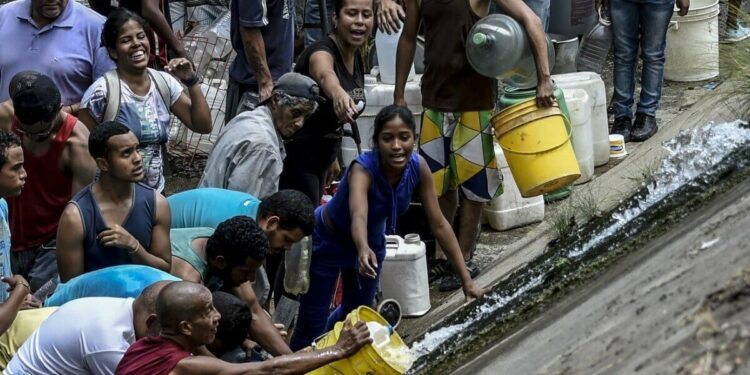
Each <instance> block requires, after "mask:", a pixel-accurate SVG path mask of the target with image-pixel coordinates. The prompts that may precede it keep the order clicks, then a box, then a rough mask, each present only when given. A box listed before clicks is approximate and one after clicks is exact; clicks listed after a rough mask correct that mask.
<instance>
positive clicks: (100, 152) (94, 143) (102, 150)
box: [89, 121, 130, 159]
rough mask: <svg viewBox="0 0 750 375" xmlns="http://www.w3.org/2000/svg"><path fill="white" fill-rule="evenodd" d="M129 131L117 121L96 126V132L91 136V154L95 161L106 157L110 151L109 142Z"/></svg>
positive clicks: (92, 132) (93, 131)
mask: <svg viewBox="0 0 750 375" xmlns="http://www.w3.org/2000/svg"><path fill="white" fill-rule="evenodd" d="M129 131H130V129H128V127H127V126H125V125H123V124H121V123H119V122H115V121H105V122H103V123H101V124H99V125H97V126H95V127H94V130H92V131H91V134H89V153H90V154H91V157H92V158H94V159H96V158H104V157H106V156H107V151H108V150H107V141H109V139H110V138H112V137H114V136H116V135H121V134H127V133H128V132H129Z"/></svg>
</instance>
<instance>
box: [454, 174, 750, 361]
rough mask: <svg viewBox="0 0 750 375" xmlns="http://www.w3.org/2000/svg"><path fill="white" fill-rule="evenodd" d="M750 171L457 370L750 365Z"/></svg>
mask: <svg viewBox="0 0 750 375" xmlns="http://www.w3.org/2000/svg"><path fill="white" fill-rule="evenodd" d="M748 213H750V180H746V181H745V182H744V183H742V184H741V185H739V186H737V187H735V188H733V189H732V190H730V191H729V192H727V193H726V194H723V195H721V196H720V197H718V198H715V199H714V200H713V201H712V202H710V204H708V205H707V206H705V207H704V208H702V209H701V210H700V211H698V212H696V213H694V214H693V215H691V216H689V217H688V218H687V219H685V220H684V221H682V222H681V223H680V224H679V225H678V226H677V227H675V228H674V229H673V230H671V231H670V232H669V233H668V234H666V235H663V236H661V237H659V238H657V239H656V240H654V241H652V242H650V243H649V244H648V245H646V246H644V247H643V248H641V249H640V250H639V251H637V252H635V253H633V254H632V255H630V256H629V257H628V258H627V259H625V260H624V261H622V262H620V263H618V265H617V266H616V267H614V268H611V269H609V270H607V271H606V272H603V273H602V274H601V276H599V277H598V278H597V279H596V280H595V281H594V282H592V283H589V284H588V285H586V286H583V287H580V288H577V289H576V291H575V293H574V294H572V295H569V296H568V297H567V298H565V299H563V300H561V301H559V303H558V304H556V305H555V306H554V307H553V308H551V309H549V310H548V311H547V312H546V313H544V314H542V315H541V316H540V317H538V318H536V319H534V320H533V321H531V322H529V324H526V325H525V326H524V327H523V328H521V329H520V330H518V331H517V332H515V333H514V334H513V335H512V336H510V337H508V338H507V339H505V340H503V341H501V342H500V343H498V344H497V345H495V346H494V347H492V348H491V349H489V350H488V351H487V352H485V353H484V354H482V355H481V356H480V357H479V358H477V359H475V360H473V361H472V362H470V363H468V364H466V365H465V366H463V367H462V368H460V369H459V370H458V371H457V372H456V373H458V374H477V373H478V374H499V373H514V374H538V373H544V374H579V373H586V374H598V373H636V372H640V373H646V374H656V373H670V374H672V373H685V374H693V373H705V374H708V373H711V374H715V373H732V372H733V371H736V373H748V372H750V368H748V367H747V360H748V358H750V298H748V297H750V233H748V232H747V228H750V215H748Z"/></svg>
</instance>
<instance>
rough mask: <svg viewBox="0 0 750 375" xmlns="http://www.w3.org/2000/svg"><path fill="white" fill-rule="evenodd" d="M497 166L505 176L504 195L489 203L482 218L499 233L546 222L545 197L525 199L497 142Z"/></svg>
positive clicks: (483, 211) (485, 206)
mask: <svg viewBox="0 0 750 375" xmlns="http://www.w3.org/2000/svg"><path fill="white" fill-rule="evenodd" d="M495 157H496V158H497V166H498V168H499V169H500V173H502V175H503V193H502V194H501V195H500V196H499V197H497V198H494V199H492V200H491V201H489V202H487V203H486V204H485V205H484V208H483V210H482V217H483V218H484V219H485V220H486V221H487V223H488V224H489V225H490V227H492V229H494V230H497V231H504V230H509V229H513V228H518V227H522V226H525V225H529V224H533V223H538V222H540V221H542V220H544V197H542V196H541V195H538V196H536V197H531V198H524V197H522V196H521V192H520V191H519V190H518V186H517V185H516V181H515V180H513V174H512V173H511V172H510V167H509V166H508V162H507V161H506V160H505V154H503V150H502V149H501V148H500V146H499V145H498V144H497V142H495Z"/></svg>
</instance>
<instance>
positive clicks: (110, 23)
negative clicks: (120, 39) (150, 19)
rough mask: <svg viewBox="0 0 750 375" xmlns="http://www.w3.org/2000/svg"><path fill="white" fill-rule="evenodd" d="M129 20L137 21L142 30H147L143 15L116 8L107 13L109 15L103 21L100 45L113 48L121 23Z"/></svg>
mask: <svg viewBox="0 0 750 375" xmlns="http://www.w3.org/2000/svg"><path fill="white" fill-rule="evenodd" d="M131 20H132V21H135V22H138V24H140V25H141V26H142V27H143V30H145V31H148V23H147V22H146V20H145V19H143V17H141V16H139V15H138V14H136V13H134V12H131V11H130V10H127V9H125V8H117V9H115V10H113V11H112V13H110V14H109V17H107V20H106V21H105V22H104V29H102V46H104V47H106V48H115V46H116V45H117V35H118V34H120V29H121V28H122V25H124V24H126V23H127V22H128V21H131Z"/></svg>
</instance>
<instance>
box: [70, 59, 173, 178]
mask: <svg viewBox="0 0 750 375" xmlns="http://www.w3.org/2000/svg"><path fill="white" fill-rule="evenodd" d="M156 73H157V74H160V75H161V76H162V77H163V78H164V80H165V81H166V82H167V85H168V86H169V96H170V100H171V103H169V107H167V106H166V105H165V104H164V101H163V100H162V99H161V95H159V90H157V89H156V85H155V84H154V83H153V82H152V83H151V88H150V89H149V90H148V94H146V96H139V95H136V94H135V93H134V92H133V91H132V90H131V89H130V87H129V86H128V84H127V83H126V82H125V81H123V80H120V111H119V112H118V113H117V118H116V120H117V121H118V122H120V123H122V124H123V125H126V126H127V127H128V128H130V130H131V131H132V132H133V134H135V136H136V137H138V141H139V142H140V145H139V146H138V151H139V152H140V153H141V155H142V156H143V167H144V172H145V176H144V177H143V183H144V184H146V185H147V186H148V187H150V188H152V189H156V190H157V191H159V192H161V191H162V190H163V189H164V168H163V162H164V161H165V160H166V155H162V154H161V151H162V149H161V146H162V145H163V144H164V143H166V142H167V139H168V138H169V118H170V113H171V111H170V109H169V108H170V107H171V106H173V105H174V104H175V103H176V102H177V99H179V98H180V95H181V94H182V85H180V82H179V81H177V79H175V78H174V77H173V76H172V75H171V74H169V73H166V72H156ZM107 95H108V93H107V81H106V80H105V79H104V77H101V78H99V79H97V80H96V81H95V82H94V84H92V85H91V87H89V88H88V90H86V92H85V93H84V94H83V99H81V108H86V109H88V110H89V113H91V116H92V117H93V118H94V120H96V122H97V123H101V122H102V119H103V117H104V112H105V110H106V108H107Z"/></svg>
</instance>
